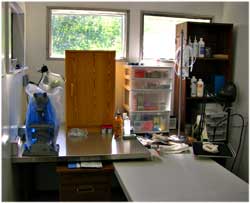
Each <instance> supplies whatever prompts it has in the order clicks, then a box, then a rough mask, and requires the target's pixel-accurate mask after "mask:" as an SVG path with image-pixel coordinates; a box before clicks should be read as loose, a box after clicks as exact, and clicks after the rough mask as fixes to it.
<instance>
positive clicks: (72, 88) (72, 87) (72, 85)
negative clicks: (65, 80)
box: [70, 83, 74, 97]
mask: <svg viewBox="0 0 250 203" xmlns="http://www.w3.org/2000/svg"><path fill="white" fill-rule="evenodd" d="M73 95H74V84H73V83H71V84H70V96H71V97H73Z"/></svg>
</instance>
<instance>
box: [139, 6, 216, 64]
mask: <svg viewBox="0 0 250 203" xmlns="http://www.w3.org/2000/svg"><path fill="white" fill-rule="evenodd" d="M145 15H148V16H159V17H173V18H192V19H204V20H210V23H212V22H213V20H214V17H213V16H205V15H190V14H179V13H170V12H161V11H145V10H142V11H141V15H140V18H141V19H140V20H141V23H140V24H141V27H140V53H139V59H140V61H141V60H143V40H144V16H145Z"/></svg>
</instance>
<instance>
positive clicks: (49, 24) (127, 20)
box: [46, 7, 130, 61]
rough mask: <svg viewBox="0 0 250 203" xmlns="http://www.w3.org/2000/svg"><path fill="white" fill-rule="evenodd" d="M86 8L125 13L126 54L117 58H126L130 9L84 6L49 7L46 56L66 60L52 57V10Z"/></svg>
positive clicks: (49, 58) (55, 58) (50, 58)
mask: <svg viewBox="0 0 250 203" xmlns="http://www.w3.org/2000/svg"><path fill="white" fill-rule="evenodd" d="M57 9H58V10H85V11H103V12H121V13H124V14H125V23H124V34H125V36H124V50H123V52H124V53H123V54H124V56H123V57H122V58H117V60H126V59H127V57H128V53H129V46H128V45H129V37H128V36H129V16H130V12H129V10H116V9H98V8H82V7H47V30H46V34H47V36H46V39H47V42H46V57H47V60H60V61H61V60H64V58H58V57H52V56H51V48H52V47H51V14H52V12H51V11H52V10H57Z"/></svg>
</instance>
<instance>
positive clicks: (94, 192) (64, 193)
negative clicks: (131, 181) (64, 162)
mask: <svg viewBox="0 0 250 203" xmlns="http://www.w3.org/2000/svg"><path fill="white" fill-rule="evenodd" d="M56 171H57V173H58V174H59V181H60V182H59V196H60V201H111V177H112V174H113V172H114V167H113V164H103V167H102V168H98V169H97V168H77V169H69V168H67V166H57V169H56Z"/></svg>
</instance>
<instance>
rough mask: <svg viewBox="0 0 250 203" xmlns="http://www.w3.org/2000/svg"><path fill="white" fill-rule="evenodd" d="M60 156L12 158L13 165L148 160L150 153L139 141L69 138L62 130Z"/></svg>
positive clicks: (109, 138)
mask: <svg viewBox="0 0 250 203" xmlns="http://www.w3.org/2000/svg"><path fill="white" fill-rule="evenodd" d="M57 144H59V145H60V150H59V156H22V155H21V154H19V155H18V156H16V157H12V162H13V163H29V162H39V163H41V162H60V161H67V162H68V161H102V160H124V159H148V158H150V152H149V151H148V150H147V149H146V148H145V147H144V146H143V145H142V144H141V143H140V142H139V141H138V140H137V139H132V140H123V139H114V138H113V136H112V135H100V134H90V135H88V136H87V137H69V136H66V135H65V132H64V129H63V128H62V129H61V130H60V132H59V135H58V138H57Z"/></svg>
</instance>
